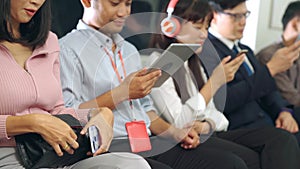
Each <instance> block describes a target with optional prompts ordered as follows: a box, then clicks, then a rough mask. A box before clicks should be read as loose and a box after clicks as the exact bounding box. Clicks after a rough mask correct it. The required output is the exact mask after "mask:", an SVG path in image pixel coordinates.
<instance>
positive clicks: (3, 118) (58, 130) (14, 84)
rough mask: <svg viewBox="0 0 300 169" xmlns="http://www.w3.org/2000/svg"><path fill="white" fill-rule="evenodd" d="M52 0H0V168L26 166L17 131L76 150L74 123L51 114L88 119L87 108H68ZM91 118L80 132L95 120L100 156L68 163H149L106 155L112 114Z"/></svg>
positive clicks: (99, 111) (107, 165) (119, 165)
mask: <svg viewBox="0 0 300 169" xmlns="http://www.w3.org/2000/svg"><path fill="white" fill-rule="evenodd" d="M49 3H50V1H47V0H1V1H0V9H1V11H2V12H1V13H0V20H1V21H0V23H1V26H0V60H1V62H0V69H1V71H0V79H1V80H0V93H1V96H0V152H1V153H0V168H9V169H10V168H14V169H21V168H24V167H23V166H22V164H21V161H20V158H19V157H18V154H17V153H16V148H15V147H16V142H15V137H14V136H17V135H20V134H25V133H37V134H39V135H41V136H42V138H43V139H44V140H45V141H46V142H48V143H49V144H50V145H51V146H52V147H53V149H54V151H55V152H56V154H57V156H63V154H65V153H68V154H73V153H74V151H76V149H77V148H79V146H82V145H79V144H78V140H77V135H76V134H75V133H74V131H73V130H72V129H71V128H70V126H69V125H67V124H66V123H65V122H64V121H62V120H60V119H59V118H56V117H54V116H52V115H57V114H70V115H72V116H74V117H75V118H78V119H81V120H86V121H87V115H88V110H81V111H80V114H79V113H78V114H76V111H75V110H74V109H67V108H65V107H64V102H63V99H62V89H61V86H60V85H61V84H60V75H59V74H60V73H59V71H60V70H59V67H60V66H59V57H58V56H59V45H58V40H57V37H56V36H55V35H54V34H53V33H51V32H50V31H49V30H50V22H51V17H50V16H51V15H50V5H49ZM90 117H91V118H90V121H88V122H87V124H86V125H85V127H84V128H83V130H82V131H81V133H82V134H85V133H86V131H87V128H88V127H90V126H91V125H94V126H96V127H97V128H98V129H99V130H100V131H101V132H100V135H101V139H102V145H101V147H100V148H99V149H98V150H97V151H96V152H95V153H94V154H93V155H94V156H96V155H99V156H96V157H91V158H88V159H86V160H82V161H79V162H77V163H75V164H74V165H72V166H66V168H74V169H76V168H78V169H80V168H95V167H97V168H105V169H108V168H130V169H132V168H136V169H139V168H150V166H149V165H148V163H147V162H146V161H145V160H144V159H143V158H141V157H140V156H137V155H134V154H131V153H106V154H102V153H104V152H106V151H107V149H108V148H109V145H110V143H111V140H112V127H113V114H112V112H111V111H110V110H109V109H107V108H100V109H97V110H96V111H95V112H93V113H90ZM87 153H88V152H87ZM100 154H101V155H100ZM115 161H118V162H117V163H116V162H115ZM49 168H50V166H49Z"/></svg>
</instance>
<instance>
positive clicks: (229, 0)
mask: <svg viewBox="0 0 300 169" xmlns="http://www.w3.org/2000/svg"><path fill="white" fill-rule="evenodd" d="M245 1H246V0H209V4H210V5H211V6H212V8H213V9H214V10H216V11H223V10H226V9H232V8H234V7H236V6H238V5H239V4H241V3H243V2H245Z"/></svg>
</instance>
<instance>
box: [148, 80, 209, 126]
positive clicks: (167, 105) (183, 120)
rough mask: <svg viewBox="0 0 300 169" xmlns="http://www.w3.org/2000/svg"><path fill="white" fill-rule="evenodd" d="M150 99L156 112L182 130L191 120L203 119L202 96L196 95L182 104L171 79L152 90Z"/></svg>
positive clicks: (203, 101) (203, 102)
mask: <svg viewBox="0 0 300 169" xmlns="http://www.w3.org/2000/svg"><path fill="white" fill-rule="evenodd" d="M151 97H152V98H153V101H154V104H155V106H156V108H157V109H158V112H159V113H161V114H162V116H163V117H164V118H165V119H166V120H167V121H169V122H170V123H172V124H174V125H175V126H176V127H179V128H182V127H184V126H185V125H186V124H188V123H190V122H192V121H193V120H196V119H200V120H203V119H204V113H203V112H204V109H205V107H206V105H205V100H204V98H203V96H202V95H201V94H200V93H198V94H197V95H195V96H193V97H191V98H190V99H188V100H187V101H186V102H185V103H182V102H181V99H180V98H179V96H178V94H177V92H176V89H175V85H174V82H173V80H172V78H169V79H168V80H167V81H166V82H165V83H164V84H163V85H162V86H161V87H159V88H154V89H153V90H152V92H151Z"/></svg>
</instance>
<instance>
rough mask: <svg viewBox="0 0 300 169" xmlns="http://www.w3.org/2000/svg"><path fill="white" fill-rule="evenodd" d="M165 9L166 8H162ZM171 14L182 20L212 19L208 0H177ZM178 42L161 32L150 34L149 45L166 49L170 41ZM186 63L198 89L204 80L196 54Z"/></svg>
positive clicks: (194, 21)
mask: <svg viewBox="0 0 300 169" xmlns="http://www.w3.org/2000/svg"><path fill="white" fill-rule="evenodd" d="M164 11H166V9H165V10H164ZM173 15H174V16H176V17H179V18H182V19H184V20H187V21H190V22H193V23H196V22H198V21H202V22H206V21H208V22H209V23H210V21H211V19H212V9H211V7H210V5H209V3H208V0H179V1H178V3H177V5H176V6H175V9H174V12H173ZM176 42H178V41H177V40H176V37H175V38H170V37H167V36H165V35H163V34H156V35H153V36H152V40H151V42H150V47H152V48H160V49H166V48H167V47H168V46H169V45H170V44H171V43H176ZM188 65H189V68H190V69H191V71H192V72H193V74H194V77H195V78H196V82H197V84H196V85H197V86H198V89H199V90H200V89H201V88H202V86H203V85H204V81H203V78H202V75H201V72H200V59H199V58H198V56H197V55H196V54H194V55H193V56H191V57H190V58H189V60H188ZM174 82H175V87H176V90H177V93H178V95H179V96H181V95H180V92H179V91H180V89H179V87H178V84H177V83H176V81H175V80H174Z"/></svg>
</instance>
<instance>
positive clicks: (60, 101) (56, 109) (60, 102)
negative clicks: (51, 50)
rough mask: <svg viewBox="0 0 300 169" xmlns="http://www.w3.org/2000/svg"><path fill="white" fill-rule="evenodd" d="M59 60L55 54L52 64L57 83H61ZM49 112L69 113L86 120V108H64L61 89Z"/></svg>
mask: <svg viewBox="0 0 300 169" xmlns="http://www.w3.org/2000/svg"><path fill="white" fill-rule="evenodd" d="M60 68H61V67H60V60H59V58H58V56H57V59H56V61H55V63H54V66H53V74H54V76H55V78H56V79H57V81H58V83H59V84H61V78H60ZM50 114H53V115H55V114H71V115H72V116H74V117H75V118H77V119H79V120H81V121H84V122H86V121H87V114H88V110H87V109H82V110H75V109H73V108H66V107H65V104H64V100H63V94H62V90H60V94H59V99H58V101H57V103H56V105H55V107H54V108H53V109H52V110H51V111H50Z"/></svg>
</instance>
